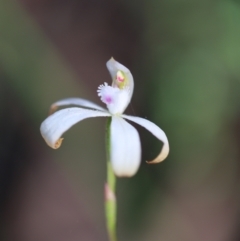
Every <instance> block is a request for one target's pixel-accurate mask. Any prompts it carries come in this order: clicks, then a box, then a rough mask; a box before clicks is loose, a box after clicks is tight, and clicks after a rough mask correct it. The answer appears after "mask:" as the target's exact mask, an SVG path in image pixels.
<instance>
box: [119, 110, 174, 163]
mask: <svg viewBox="0 0 240 241" xmlns="http://www.w3.org/2000/svg"><path fill="white" fill-rule="evenodd" d="M122 117H123V118H125V119H128V120H130V121H133V122H135V123H137V124H139V125H141V126H143V127H144V128H146V129H147V130H148V131H150V132H151V133H152V134H153V135H154V136H155V137H157V138H158V139H159V140H160V141H162V142H163V147H162V150H161V152H160V154H159V155H158V156H157V157H156V158H155V159H154V160H152V161H147V162H148V163H150V164H154V163H158V162H161V161H163V160H164V159H165V158H166V157H167V156H168V153H169V144H168V139H167V136H166V134H165V133H164V131H163V130H162V129H160V128H159V127H158V126H157V125H156V124H154V123H153V122H151V121H149V120H146V119H143V118H140V117H136V116H129V115H122Z"/></svg>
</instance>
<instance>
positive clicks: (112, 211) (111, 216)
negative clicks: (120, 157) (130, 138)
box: [105, 118, 117, 241]
mask: <svg viewBox="0 0 240 241" xmlns="http://www.w3.org/2000/svg"><path fill="white" fill-rule="evenodd" d="M110 124H111V119H110V118H109V119H108V120H107V126H106V147H107V148H106V149H107V182H106V183H105V215H106V224H107V232H108V236H109V240H110V241H117V235H116V222H117V198H116V194H115V190H116V176H115V174H114V172H113V169H112V165H111V162H110V150H111V146H110Z"/></svg>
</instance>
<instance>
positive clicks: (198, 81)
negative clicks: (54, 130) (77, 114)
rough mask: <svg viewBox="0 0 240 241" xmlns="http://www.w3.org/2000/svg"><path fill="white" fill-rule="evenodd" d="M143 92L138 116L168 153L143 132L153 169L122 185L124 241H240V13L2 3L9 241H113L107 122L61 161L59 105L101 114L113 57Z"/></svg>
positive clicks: (236, 8)
mask: <svg viewBox="0 0 240 241" xmlns="http://www.w3.org/2000/svg"><path fill="white" fill-rule="evenodd" d="M112 56H113V57H114V58H115V59H116V60H118V61H119V62H121V63H122V64H124V65H125V66H127V67H128V68H129V69H130V70H131V71H132V74H133V76H134V79H135V91H134V95H133V100H132V102H131V105H130V106H129V108H128V110H127V113H129V114H131V115H137V116H141V117H144V118H147V119H149V120H151V121H153V122H155V123H156V124H157V125H159V126H160V127H161V128H162V129H163V130H164V131H165V132H166V134H167V136H168V138H169V142H170V149H171V151H170V155H169V157H168V158H167V159H166V161H165V162H163V163H161V164H158V165H147V164H146V163H145V162H144V160H149V159H151V158H153V157H154V156H155V155H156V154H157V153H158V152H159V149H160V148H161V146H160V144H159V142H158V141H157V140H156V139H155V138H154V137H152V136H151V135H150V134H149V133H147V132H146V131H145V130H143V129H142V128H138V127H137V128H138V130H139V132H140V135H141V141H142V147H143V158H142V160H143V161H142V165H141V168H140V170H139V172H138V173H137V174H136V175H135V176H134V177H133V178H131V179H118V188H117V194H118V214H119V216H118V236H119V241H120V240H124V241H128V240H139V241H144V240H152V241H155V240H156V241H158V240H164V241H176V240H178V241H198V240H199V241H202V240H204V241H229V240H231V241H232V240H233V241H235V240H236V241H237V240H239V238H240V232H239V226H240V225H239V208H240V202H239V201H240V200H239V173H240V166H239V160H240V156H239V154H240V153H239V145H240V101H239V99H240V95H239V93H240V68H239V63H240V1H237V0H235V1H230V0H203V1H196V0H195V1H194V0H192V1H190V0H169V1H166V0H161V1H160V0H159V1H156V0H155V1H154V0H148V1H147V0H145V1H144V0H141V1H131V2H129V1H127V0H118V1H110V0H100V1H97V0H92V1H89V0H68V1H61V0H48V1H47V0H18V1H17V0H15V1H14V0H1V1H0V100H1V101H0V128H1V131H0V212H1V213H0V214H1V216H0V224H1V227H0V235H1V237H0V240H9V241H48V240H49V241H55V240H56V241H63V240H68V241H75V240H84V241H92V240H103V241H104V240H107V235H106V231H105V218H104V203H103V200H104V197H103V185H104V181H105V175H106V170H105V169H106V166H105V159H106V158H105V145H104V142H105V139H104V135H105V121H104V120H103V119H102V118H96V119H95V118H94V119H89V120H87V121H83V122H81V123H80V124H78V125H76V126H74V128H72V129H71V130H70V131H69V132H67V133H66V134H65V135H64V137H65V140H64V143H63V145H62V147H61V148H60V149H59V150H57V151H55V150H52V149H50V148H49V147H48V146H47V145H46V144H45V143H44V141H43V140H42V137H41V135H40V132H39V127H40V124H41V122H42V121H43V120H44V119H45V118H46V116H47V115H48V108H49V106H50V105H51V104H52V103H53V102H55V101H56V100H59V99H62V98H67V97H82V98H86V99H89V100H92V101H95V102H97V103H99V104H100V101H99V99H98V97H97V93H96V90H97V87H98V86H99V85H100V84H102V83H103V82H108V83H110V81H111V80H110V76H109V74H108V72H107V69H106V67H105V63H106V61H107V60H108V59H109V58H110V57H112Z"/></svg>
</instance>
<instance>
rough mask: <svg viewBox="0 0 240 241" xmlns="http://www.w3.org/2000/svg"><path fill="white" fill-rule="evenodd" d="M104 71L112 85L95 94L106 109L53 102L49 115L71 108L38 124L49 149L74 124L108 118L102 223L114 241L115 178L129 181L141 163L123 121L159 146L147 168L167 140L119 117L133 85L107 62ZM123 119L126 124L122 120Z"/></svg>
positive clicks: (136, 141)
mask: <svg viewBox="0 0 240 241" xmlns="http://www.w3.org/2000/svg"><path fill="white" fill-rule="evenodd" d="M107 68H108V70H109V73H110V75H111V77H112V85H111V86H110V85H108V84H107V83H106V82H105V83H104V84H102V85H100V86H99V87H98V90H97V93H98V96H99V97H100V99H101V101H102V102H103V103H105V104H106V106H107V109H105V108H103V107H101V106H99V105H97V104H95V103H93V102H91V101H88V100H85V99H81V98H68V99H63V100H60V101H57V102H55V103H54V104H52V106H51V113H52V112H54V111H56V110H57V108H58V107H61V106H67V105H75V106H80V107H71V108H65V109H61V110H58V111H56V112H55V113H53V114H51V115H50V116H49V117H48V118H47V119H45V120H44V121H43V123H42V124H41V128H40V131H41V134H42V136H43V138H44V139H45V141H46V143H47V144H48V145H49V146H50V147H52V148H53V149H57V148H59V147H60V146H61V144H62V141H63V138H62V135H63V133H64V132H66V131H67V130H68V129H69V128H71V127H72V126H73V125H75V124H76V123H78V122H80V121H82V120H84V119H87V118H91V117H108V122H107V136H106V137H107V138H106V139H107V141H106V146H107V182H106V184H105V200H106V205H105V206H106V219H107V229H108V234H109V239H110V241H116V240H117V239H116V216H117V211H116V207H117V202H116V195H115V185H116V177H115V176H118V177H132V176H133V175H135V174H136V172H137V170H138V168H139V166H140V162H141V143H140V138H139V134H138V132H137V130H136V129H135V128H134V127H133V126H132V125H131V124H129V123H128V122H127V121H126V120H128V121H131V122H135V123H137V124H139V125H141V126H142V127H144V128H145V129H147V130H148V131H150V132H151V133H152V134H153V135H154V136H155V137H156V138H157V139H159V140H160V141H161V142H162V143H163V146H162V150H161V152H160V153H159V155H158V156H157V157H156V158H155V159H154V160H152V161H147V163H149V164H155V163H159V162H161V161H163V160H164V159H165V158H166V157H167V156H168V153H169V144H168V139H167V136H166V135H165V133H164V131H163V130H161V129H160V128H159V127H158V126H157V125H156V124H154V123H152V122H151V121H149V120H146V119H144V118H140V117H136V116H129V115H125V114H123V113H124V111H125V109H126V108H127V106H128V104H129V103H130V101H131V98H132V94H133V90H134V81H133V76H132V74H131V72H130V71H129V69H127V68H126V67H125V66H123V65H122V64H120V63H119V62H117V61H115V60H114V59H113V58H111V59H110V60H109V61H108V62H107ZM125 119H126V120H125Z"/></svg>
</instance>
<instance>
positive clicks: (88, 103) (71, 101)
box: [51, 98, 106, 111]
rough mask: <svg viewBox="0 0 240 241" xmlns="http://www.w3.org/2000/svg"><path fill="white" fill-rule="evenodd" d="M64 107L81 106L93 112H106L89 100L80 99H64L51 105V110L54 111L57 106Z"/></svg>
mask: <svg viewBox="0 0 240 241" xmlns="http://www.w3.org/2000/svg"><path fill="white" fill-rule="evenodd" d="M66 105H77V106H82V107H86V108H90V109H94V110H101V111H106V109H104V108H103V107H101V106H99V105H97V104H95V103H93V102H91V101H89V100H85V99H81V98H66V99H62V100H59V101H57V102H55V103H53V104H52V105H51V109H52V110H55V109H57V108H58V107H59V106H66Z"/></svg>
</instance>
